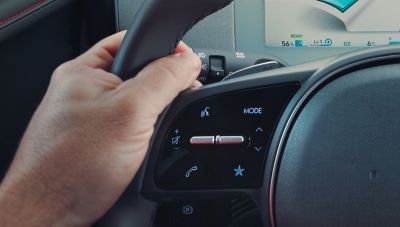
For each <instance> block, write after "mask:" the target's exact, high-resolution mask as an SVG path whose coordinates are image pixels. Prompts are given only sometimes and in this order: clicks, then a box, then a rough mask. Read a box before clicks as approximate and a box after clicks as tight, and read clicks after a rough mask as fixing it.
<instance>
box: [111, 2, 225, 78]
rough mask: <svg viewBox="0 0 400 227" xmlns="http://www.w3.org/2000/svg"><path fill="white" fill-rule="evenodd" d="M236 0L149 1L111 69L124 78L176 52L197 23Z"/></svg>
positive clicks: (137, 15)
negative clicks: (183, 38)
mask: <svg viewBox="0 0 400 227" xmlns="http://www.w3.org/2000/svg"><path fill="white" fill-rule="evenodd" d="M230 2H232V0H196V1H188V0H146V1H144V3H143V5H142V7H141V9H140V10H139V12H138V13H137V14H136V16H135V18H134V19H133V23H132V24H131V26H130V28H129V31H128V32H127V34H126V36H125V39H124V41H123V43H122V45H121V48H120V50H119V52H118V53H117V55H116V57H115V60H114V63H113V65H112V67H111V72H112V73H114V74H116V75H118V76H120V77H121V78H122V79H123V80H127V79H129V78H131V77H134V76H135V75H136V74H137V73H138V72H139V71H140V70H141V69H142V68H143V67H144V66H145V65H146V64H148V63H150V62H151V61H153V60H155V59H157V58H160V57H164V56H167V55H169V54H171V53H173V52H174V51H175V48H176V46H177V44H178V42H179V41H180V40H181V39H182V37H183V36H184V35H185V34H186V32H187V31H189V30H190V29H191V28H192V27H193V25H195V24H196V23H197V22H199V21H200V20H202V19H203V18H205V17H206V16H208V15H210V14H212V13H214V12H216V11H218V10H220V9H222V8H224V7H225V6H226V5H228V4H229V3H230Z"/></svg>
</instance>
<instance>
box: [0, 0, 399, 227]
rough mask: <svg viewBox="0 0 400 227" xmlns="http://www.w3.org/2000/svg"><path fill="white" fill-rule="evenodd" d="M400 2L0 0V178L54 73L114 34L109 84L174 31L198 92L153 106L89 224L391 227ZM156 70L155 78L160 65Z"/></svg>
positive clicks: (131, 71) (159, 52)
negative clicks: (111, 195)
mask: <svg viewBox="0 0 400 227" xmlns="http://www.w3.org/2000/svg"><path fill="white" fill-rule="evenodd" d="M399 8H400V2H399V1H398V0H235V1H232V0H192V1H187V0H186V1H185V0H79V1H77V0H23V1H13V0H2V1H0V75H1V76H0V81H1V84H3V85H4V86H3V87H2V89H0V100H1V104H2V109H1V112H0V116H1V117H0V121H1V122H0V126H1V127H0V147H1V152H0V156H1V157H0V174H1V175H0V177H1V178H3V177H4V175H5V174H6V171H7V169H8V167H9V166H10V163H11V161H12V159H13V157H14V154H15V152H16V150H17V147H18V143H19V141H20V139H21V137H22V136H23V133H24V131H25V129H26V127H27V124H28V123H29V120H30V118H31V117H32V114H33V113H34V111H35V109H36V108H37V106H38V104H39V103H40V101H41V99H42V98H43V95H44V94H45V92H46V89H47V86H48V84H49V81H50V78H51V75H52V72H53V71H54V69H55V68H56V67H57V66H59V65H60V64H62V63H64V62H66V61H68V60H70V59H73V58H75V57H77V56H78V55H79V54H81V53H83V52H84V51H86V50H87V49H88V48H90V47H91V46H92V45H94V44H95V43H96V42H98V41H99V40H101V39H103V38H104V37H107V36H109V35H111V34H113V33H115V32H118V31H123V30H128V31H127V34H126V36H125V39H124V41H123V44H122V46H121V48H120V50H119V52H118V53H117V55H116V57H115V60H114V63H113V65H112V67H111V68H110V72H112V73H114V74H116V75H118V76H119V77H121V78H122V79H123V80H127V79H129V78H132V77H133V76H135V75H136V73H137V72H139V71H140V70H141V69H142V68H143V67H144V66H145V65H147V64H148V63H150V62H152V61H153V60H155V59H158V58H160V57H163V56H167V55H169V54H172V53H173V52H174V50H175V48H176V46H177V44H178V42H179V41H180V40H183V41H184V42H185V43H187V44H188V45H189V46H190V47H192V48H193V50H194V52H195V53H196V54H197V55H198V56H199V58H200V59H201V61H202V67H201V73H200V75H199V77H198V80H199V81H200V82H202V83H203V85H204V86H202V87H201V88H199V89H196V90H188V91H185V92H183V93H181V94H180V95H179V96H178V97H177V98H176V100H175V101H174V102H173V103H171V105H170V106H168V107H167V109H165V111H164V112H163V113H162V114H161V115H160V116H159V119H158V121H157V124H156V125H155V132H154V135H153V137H152V140H151V144H150V147H149V150H148V153H147V156H146V159H145V161H144V163H143V165H142V167H141V169H140V171H139V173H138V174H137V175H136V177H135V179H134V181H133V182H132V183H131V185H130V186H129V187H128V189H127V190H126V191H125V193H124V194H123V196H122V197H121V198H120V199H119V201H118V202H117V203H116V204H115V205H114V206H113V208H112V209H111V210H110V211H109V212H108V213H107V214H106V215H105V216H104V217H103V218H102V219H101V220H99V221H98V222H97V223H96V224H95V226H96V227H103V226H115V227H119V226H121V227H125V226H155V227H164V226H190V227H192V226H193V227H195V226H215V227H220V226H230V227H242V226H253V227H256V226H271V227H288V226H400V194H399V191H400V177H399V174H398V173H399V172H400V165H399V163H400V162H399V161H400V140H399V138H400V118H399V117H398V115H399V113H400V101H399V100H400V99H399V97H400V89H399V88H400V45H399V44H400V14H399V13H398V9H399ZM160 76H162V75H160Z"/></svg>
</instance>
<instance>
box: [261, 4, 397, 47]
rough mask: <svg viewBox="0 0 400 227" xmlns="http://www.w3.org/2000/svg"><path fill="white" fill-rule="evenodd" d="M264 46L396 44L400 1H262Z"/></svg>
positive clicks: (372, 45) (371, 45)
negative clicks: (263, 3) (264, 26)
mask: <svg viewBox="0 0 400 227" xmlns="http://www.w3.org/2000/svg"><path fill="white" fill-rule="evenodd" d="M265 15H266V16H265V25H266V28H265V30H266V45H267V46H268V47H288V48H291V47H294V48H296V47H301V48H308V47H311V48H312V47H374V46H382V45H396V44H400V0H265Z"/></svg>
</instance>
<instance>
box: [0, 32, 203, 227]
mask: <svg viewBox="0 0 400 227" xmlns="http://www.w3.org/2000/svg"><path fill="white" fill-rule="evenodd" d="M124 35H125V33H118V34H116V35H113V36H111V37H109V38H106V39H105V40H103V41H101V42H100V43H98V44H97V45H95V46H94V47H93V48H91V49H90V50H89V51H87V52H86V53H84V54H83V55H81V56H79V57H78V58H76V59H74V60H72V61H70V62H67V63H65V64H63V65H61V66H60V67H59V68H58V69H57V70H56V71H55V72H54V74H53V76H52V80H51V83H50V86H49V89H48V91H47V94H46V96H45V97H44V99H43V101H42V103H41V104H40V106H39V108H38V110H37V111H36V113H35V114H34V116H33V118H32V120H31V122H30V124H29V127H28V129H27V131H26V133H25V135H24V137H23V139H22V141H21V144H20V147H19V149H18V151H17V154H16V157H15V159H14V161H13V163H12V166H11V168H10V170H9V171H8V173H7V175H6V178H5V179H4V181H3V182H2V184H1V187H0V210H1V212H0V226H88V225H91V224H92V223H93V222H95V221H96V220H97V219H98V218H100V217H101V216H102V215H103V214H104V213H105V212H106V211H107V210H108V209H109V208H110V207H111V206H112V205H113V204H114V203H115V201H116V200H117V199H118V198H119V196H120V195H121V194H122V193H123V191H124V190H125V188H126V187H127V186H128V184H129V183H130V182H131V181H132V179H133V177H134V176H135V174H136V172H137V171H138V169H139V167H140V165H141V163H142V161H143V159H144V157H145V154H146V151H147V149H148V146H149V141H150V137H151V136H152V134H153V128H154V124H155V122H156V120H157V117H158V116H159V114H160V113H161V112H162V111H163V110H164V108H165V107H166V106H167V105H168V104H169V103H170V102H171V101H172V100H173V99H174V98H175V97H176V96H177V95H178V94H179V93H180V92H181V91H183V90H185V89H187V88H189V87H190V86H198V85H199V82H196V81H195V79H196V77H197V76H198V74H199V72H200V66H201V62H200V60H199V58H198V57H197V56H196V55H195V54H193V52H192V51H191V49H190V48H188V47H187V46H186V45H184V44H183V43H181V44H180V45H179V46H178V48H177V54H175V55H171V56H168V57H165V58H162V59H160V60H157V61H155V62H153V63H151V64H149V65H148V66H147V67H146V68H145V69H143V70H142V71H141V72H140V73H139V74H138V75H137V76H136V77H135V78H133V79H131V80H128V81H126V82H123V81H121V80H120V79H119V78H118V77H117V76H115V75H113V74H111V73H109V72H107V70H108V69H109V68H110V66H111V64H112V62H113V58H114V56H115V54H116V52H117V50H118V48H119V46H120V44H121V41H122V39H123V36H124Z"/></svg>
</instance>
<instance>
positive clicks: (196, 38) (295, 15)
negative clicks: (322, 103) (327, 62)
mask: <svg viewBox="0 0 400 227" xmlns="http://www.w3.org/2000/svg"><path fill="white" fill-rule="evenodd" d="M142 2H143V0H117V22H118V27H119V29H120V30H123V29H126V28H127V27H128V26H129V24H130V22H131V20H132V15H134V14H135V13H136V12H137V11H138V10H139V7H140V5H141V3H142ZM266 6H267V7H266ZM399 7H400V2H399V1H397V0H246V1H236V2H234V3H232V4H231V5H230V6H228V7H226V8H225V9H223V10H221V11H219V12H217V13H216V14H214V15H212V16H210V17H208V18H206V19H205V20H203V21H202V22H200V23H199V24H197V25H196V26H195V27H194V28H193V29H192V30H191V31H190V32H189V33H188V34H187V35H186V36H185V41H186V42H187V43H188V44H189V45H191V46H192V47H194V48H204V49H216V50H219V49H221V50H235V51H244V52H251V53H260V54H267V55H270V56H274V57H276V58H278V59H281V60H282V61H283V62H284V63H286V64H287V65H298V64H302V63H307V62H310V61H315V60H319V59H323V58H328V57H331V56H335V55H339V54H343V53H347V52H350V51H353V50H358V49H361V48H368V47H375V46H382V45H396V44H400V14H398V13H397V11H396V10H397V9H398V8H399Z"/></svg>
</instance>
